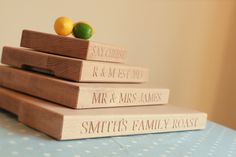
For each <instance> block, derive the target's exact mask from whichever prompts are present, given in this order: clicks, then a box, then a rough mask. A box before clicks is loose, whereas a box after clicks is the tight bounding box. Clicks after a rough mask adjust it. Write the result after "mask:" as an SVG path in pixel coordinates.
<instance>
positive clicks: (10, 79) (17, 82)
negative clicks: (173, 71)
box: [0, 65, 169, 109]
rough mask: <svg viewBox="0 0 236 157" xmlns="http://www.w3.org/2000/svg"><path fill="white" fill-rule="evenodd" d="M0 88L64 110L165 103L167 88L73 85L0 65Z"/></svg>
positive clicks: (99, 84) (74, 83) (97, 84)
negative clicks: (38, 99) (46, 101)
mask: <svg viewBox="0 0 236 157" xmlns="http://www.w3.org/2000/svg"><path fill="white" fill-rule="evenodd" d="M0 85H1V86H3V87H6V88H10V89H13V90H16V91H20V92H23V93H26V94H29V95H32V96H36V97H39V98H43V99H46V100H49V101H52V102H55V103H59V104H62V105H64V106H67V107H71V108H76V109H81V108H98V107H117V106H137V105H153V104H155V105H158V104H167V103H168V99H169V90H168V89H161V88H160V89H158V88H153V87H152V88H147V87H143V86H140V85H136V84H130V85H127V84H102V83H93V84H91V83H76V82H70V81H66V80H60V79H57V78H54V77H51V76H47V75H43V74H39V73H35V72H30V71H25V70H21V69H16V68H12V67H9V66H3V65H2V66H1V65H0Z"/></svg>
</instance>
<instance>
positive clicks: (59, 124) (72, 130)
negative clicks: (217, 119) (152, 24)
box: [0, 88, 207, 140]
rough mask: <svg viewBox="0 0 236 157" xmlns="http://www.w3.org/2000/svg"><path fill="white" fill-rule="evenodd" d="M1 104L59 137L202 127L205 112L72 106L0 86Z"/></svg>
mask: <svg viewBox="0 0 236 157" xmlns="http://www.w3.org/2000/svg"><path fill="white" fill-rule="evenodd" d="M0 107H1V108H3V109H5V110H8V111H10V112H13V113H15V114H16V115H18V119H19V121H21V122H22V123H24V124H25V125H28V126H30V127H32V128H35V129H37V130H40V131H42V132H44V133H46V134H48V135H50V136H52V137H54V138H56V139H58V140H69V139H83V138H95V137H105V136H118V135H133V134H144V133H157V132H171V131H184V130H196V129H203V128H205V126H206V122H207V114H205V113H202V112H198V111H195V110H192V109H187V108H181V107H176V106H173V105H161V106H144V107H141V106H139V107H120V108H103V109H84V110H74V109H70V108H66V107H63V106H60V105H57V104H54V103H51V102H47V101H44V100H41V99H38V98H34V97H31V96H28V95H24V94H21V93H18V92H14V91H12V90H9V89H5V88H0Z"/></svg>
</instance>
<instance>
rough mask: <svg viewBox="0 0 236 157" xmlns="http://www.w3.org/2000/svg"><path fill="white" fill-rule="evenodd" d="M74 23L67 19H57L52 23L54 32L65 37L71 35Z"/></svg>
mask: <svg viewBox="0 0 236 157" xmlns="http://www.w3.org/2000/svg"><path fill="white" fill-rule="evenodd" d="M73 26H74V23H73V21H72V20H71V19H70V18H68V17H64V16H62V17H59V18H57V19H56V21H55V23H54V30H55V32H56V33H57V34H58V35H62V36H67V35H69V34H71V32H72V30H73Z"/></svg>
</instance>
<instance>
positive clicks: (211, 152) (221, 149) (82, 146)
mask: <svg viewBox="0 0 236 157" xmlns="http://www.w3.org/2000/svg"><path fill="white" fill-rule="evenodd" d="M0 156H1V157H8V156H12V157H16V156H20V157H121V156H122V157H142V156H143V157H200V156H201V157H202V156H209V157H210V156H214V157H235V156H236V131H234V130H232V129H229V128H226V127H224V126H222V125H219V124H216V123H213V122H211V121H208V124H207V128H206V129H205V130H201V131H186V132H173V133H157V134H147V135H135V136H123V137H108V138H97V139H86V140H72V141H56V140H54V139H52V138H50V137H48V136H46V135H45V134H42V133H40V132H38V131H36V130H34V129H31V128H29V127H27V126H25V125H23V124H21V123H19V122H18V121H17V117H16V116H14V115H12V114H10V113H8V112H6V111H3V110H1V109H0Z"/></svg>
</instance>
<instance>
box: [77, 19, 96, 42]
mask: <svg viewBox="0 0 236 157" xmlns="http://www.w3.org/2000/svg"><path fill="white" fill-rule="evenodd" d="M73 35H74V37H76V38H81V39H89V38H91V36H92V35H93V28H92V27H91V26H90V25H89V24H87V23H84V22H78V23H76V24H75V25H74V28H73Z"/></svg>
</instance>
